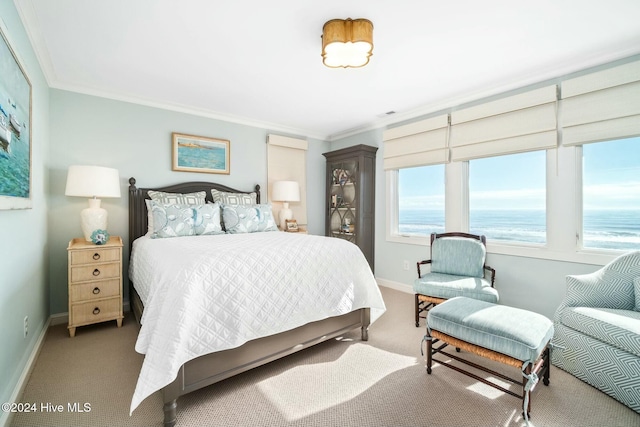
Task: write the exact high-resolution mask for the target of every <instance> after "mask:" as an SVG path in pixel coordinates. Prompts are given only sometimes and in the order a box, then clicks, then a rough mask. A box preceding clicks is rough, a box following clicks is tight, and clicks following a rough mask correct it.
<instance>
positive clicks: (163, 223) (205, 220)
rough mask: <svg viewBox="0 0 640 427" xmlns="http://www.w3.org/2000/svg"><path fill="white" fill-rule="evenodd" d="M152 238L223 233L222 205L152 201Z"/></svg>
mask: <svg viewBox="0 0 640 427" xmlns="http://www.w3.org/2000/svg"><path fill="white" fill-rule="evenodd" d="M151 213H152V215H153V233H152V234H151V238H152V239H156V238H160V237H180V236H199V235H204V234H222V233H224V231H222V226H221V225H220V205H219V204H218V203H207V204H206V205H176V204H163V203H160V202H157V201H151Z"/></svg>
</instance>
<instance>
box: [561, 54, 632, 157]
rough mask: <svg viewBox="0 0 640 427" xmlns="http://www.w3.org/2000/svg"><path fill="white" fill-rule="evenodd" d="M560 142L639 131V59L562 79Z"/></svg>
mask: <svg viewBox="0 0 640 427" xmlns="http://www.w3.org/2000/svg"><path fill="white" fill-rule="evenodd" d="M561 105H562V106H561V117H562V144H563V145H566V146H572V145H580V144H586V143H590V142H598V141H605V140H610V139H620V138H628V137H632V136H637V135H640V61H636V62H631V63H628V64H625V65H621V66H618V67H614V68H610V69H607V70H604V71H599V72H595V73H591V74H587V75H585V76H581V77H577V78H574V79H570V80H566V81H564V82H562V104H561Z"/></svg>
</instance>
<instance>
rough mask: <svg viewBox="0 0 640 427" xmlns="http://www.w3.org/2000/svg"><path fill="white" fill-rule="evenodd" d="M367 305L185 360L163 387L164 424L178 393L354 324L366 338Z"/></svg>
mask: <svg viewBox="0 0 640 427" xmlns="http://www.w3.org/2000/svg"><path fill="white" fill-rule="evenodd" d="M369 324H370V309H368V308H363V309H359V310H356V311H352V312H351V313H347V314H344V315H342V316H337V317H330V318H328V319H324V320H320V321H318V322H312V323H308V324H306V325H304V326H301V327H299V328H296V329H292V330H290V331H287V332H283V333H280V334H277V335H272V336H268V337H264V338H258V339H256V340H253V341H249V342H247V343H246V344H244V345H242V346H241V347H238V348H234V349H230V350H225V351H221V352H217V353H211V354H208V355H205V356H201V357H198V358H197V359H194V360H191V361H189V362H187V363H185V364H184V365H183V366H182V367H181V368H180V371H178V376H177V377H176V379H175V380H174V381H173V382H172V383H171V384H169V385H167V386H166V387H165V388H164V389H163V401H164V425H165V426H174V425H175V424H176V420H177V418H176V417H177V399H178V397H180V396H182V395H185V394H187V393H190V392H192V391H195V390H198V389H200V388H202V387H206V386H208V385H211V384H214V383H217V382H219V381H222V380H224V379H227V378H230V377H232V376H234V375H237V374H240V373H242V372H245V371H248V370H249V369H253V368H256V367H258V366H262V365H264V364H266V363H269V362H272V361H274V360H277V359H280V358H282V357H285V356H287V355H290V354H293V353H295V352H297V351H300V350H303V349H305V348H308V347H311V346H313V345H316V344H319V343H321V342H324V341H327V340H330V339H333V338H335V337H338V336H340V335H342V334H344V333H346V332H349V331H351V330H353V329H356V328H358V327H360V328H361V332H362V340H363V341H366V340H367V339H368V329H369Z"/></svg>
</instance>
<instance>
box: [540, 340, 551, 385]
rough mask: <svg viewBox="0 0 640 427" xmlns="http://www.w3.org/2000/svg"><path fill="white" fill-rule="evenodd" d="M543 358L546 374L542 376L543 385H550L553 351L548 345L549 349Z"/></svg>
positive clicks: (543, 354)
mask: <svg viewBox="0 0 640 427" xmlns="http://www.w3.org/2000/svg"><path fill="white" fill-rule="evenodd" d="M542 358H543V359H544V366H545V370H544V374H543V376H542V383H543V384H544V385H549V379H550V378H551V349H550V348H549V346H548V345H547V348H546V349H545V350H544V353H542Z"/></svg>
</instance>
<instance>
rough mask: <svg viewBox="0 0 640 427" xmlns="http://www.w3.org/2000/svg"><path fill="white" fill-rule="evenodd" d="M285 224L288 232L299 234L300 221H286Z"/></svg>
mask: <svg viewBox="0 0 640 427" xmlns="http://www.w3.org/2000/svg"><path fill="white" fill-rule="evenodd" d="M284 222H285V224H286V225H287V230H286V231H289V232H294V233H296V232H298V231H299V229H298V221H296V220H295V219H285V220H284Z"/></svg>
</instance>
